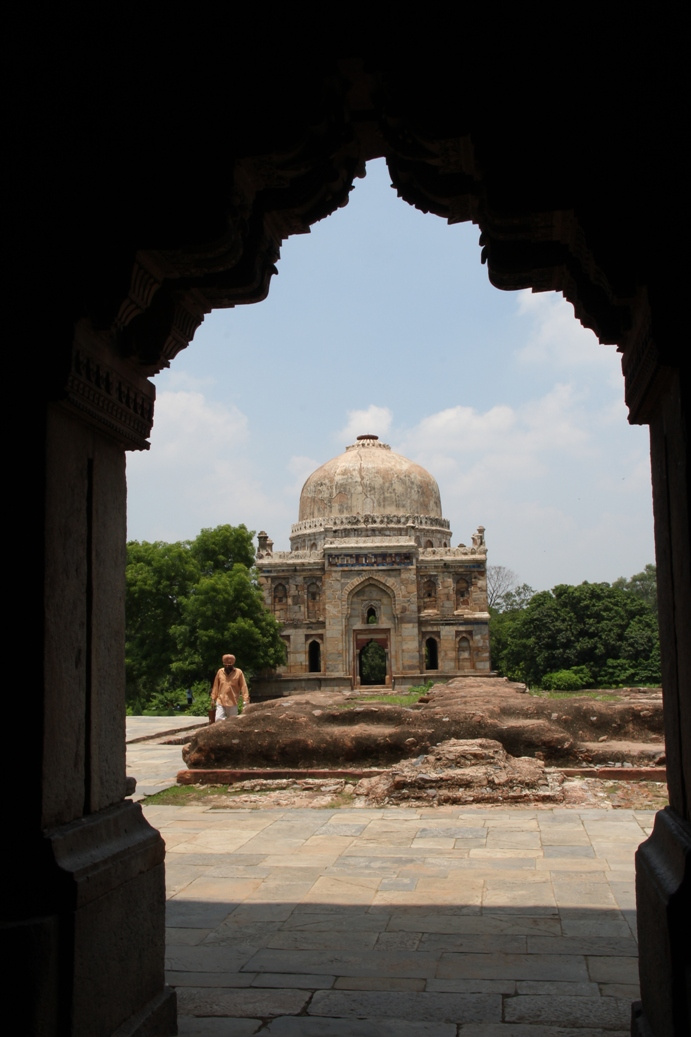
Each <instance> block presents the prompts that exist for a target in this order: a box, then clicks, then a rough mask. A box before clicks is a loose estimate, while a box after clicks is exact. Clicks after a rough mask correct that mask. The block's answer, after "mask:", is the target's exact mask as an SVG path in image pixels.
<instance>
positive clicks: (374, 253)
mask: <svg viewBox="0 0 691 1037" xmlns="http://www.w3.org/2000/svg"><path fill="white" fill-rule="evenodd" d="M478 236H479V232H478V229H477V228H476V227H474V226H472V225H471V224H461V225H456V226H451V227H449V226H447V225H446V224H445V223H444V221H443V220H440V219H439V218H437V217H435V216H431V215H424V214H422V213H420V212H418V211H417V210H415V209H413V208H411V207H410V206H408V205H406V204H405V202H402V201H401V200H400V199H398V198H397V197H396V193H395V191H394V190H392V189H391V187H390V181H389V177H388V173H387V170H386V166H385V164H384V163H383V162H381V161H380V162H374V163H370V164H369V165H368V167H367V176H366V178H365V179H364V180H358V181H356V185H355V189H354V190H353V192H351V195H350V202H349V204H348V205H347V206H346V207H344V208H343V209H341V210H339V211H338V212H336V213H334V215H333V216H331V217H329V218H328V219H326V220H323V221H322V222H321V223H318V224H317V225H316V226H314V227H313V228H312V232H311V233H310V234H306V235H300V236H296V237H294V238H290V239H289V240H288V241H286V242H285V243H284V245H283V249H282V255H281V260H280V262H279V264H278V269H279V273H278V276H276V277H274V278H273V281H272V285H271V290H270V292H269V297H268V299H267V300H266V301H265V302H263V303H260V304H258V305H254V306H241V307H236V308H235V309H232V310H219V311H215V312H214V313H212V314H210V315H209V316H207V318H206V319H205V321H204V323H203V324H202V326H201V328H200V329H199V330H198V331H197V334H196V335H195V338H194V341H193V342H192V344H191V345H190V346H189V348H188V349H187V350H185V351H183V352H182V353H181V354H179V355H178V357H177V358H176V359H175V360H174V362H173V365H172V367H171V369H170V370H169V371H165V372H162V373H161V374H160V375H159V376H158V377H157V378H156V387H157V403H156V419H155V424H154V430H153V434H152V437H151V450H150V451H149V452H148V453H141V454H129V455H128V466H127V467H128V486H129V491H128V493H129V496H128V501H129V504H128V536H129V538H130V539H136V540H183V539H188V538H192V537H194V536H196V535H197V533H198V532H199V530H200V529H201V528H203V527H206V526H216V525H219V524H221V523H224V522H230V523H231V524H237V523H240V522H244V523H245V524H246V525H247V526H248V527H249V528H250V529H254V530H259V529H265V530H266V531H267V532H268V533H269V534H270V536H271V537H272V538H273V540H274V542H275V546H276V548H277V549H287V548H288V547H289V542H288V537H289V534H290V526H291V523H292V522H295V521H297V510H298V500H299V494H300V489H301V487H302V484H303V482H304V480H305V479H306V478H307V476H308V475H309V474H310V472H312V471H313V470H314V469H315V468H316V467H318V465H320V464H322V463H323V462H324V461H326V460H328V459H329V458H330V457H333V456H335V455H336V454H339V453H341V452H342V451H343V449H344V448H345V446H346V444H348V443H351V442H353V440H354V438H355V436H357V435H359V434H361V433H367V432H369V433H376V434H378V435H379V436H380V438H381V439H383V440H384V441H385V442H387V443H390V444H391V447H392V449H393V450H396V451H398V452H399V453H402V454H404V455H405V456H406V457H409V458H411V459H412V460H415V461H417V462H418V463H420V464H422V465H424V467H425V468H427V469H428V470H429V471H430V472H431V473H432V474H433V475H434V476H435V478H436V479H437V481H438V483H439V488H440V491H441V497H442V507H443V511H444V515H445V517H446V518H448V519H449V520H450V522H451V528H452V530H453V534H454V536H453V540H452V543H453V544H454V545H455V544H457V543H459V542H462V543H469V542H470V537H471V534H472V533H473V532H474V530H475V528H476V527H477V526H478V525H479V524H482V525H484V526H485V527H486V539H487V545H488V561H489V563H490V564H496V565H505V566H507V567H508V568H510V569H512V570H513V571H514V572H515V573H516V574H517V576H518V578H519V580H520V581H521V582H523V581H525V582H527V583H529V584H531V586H533V587H535V588H536V589H545V588H548V587H552V586H554V585H555V584H557V583H580V582H581V581H582V580H591V581H597V580H607V581H611V580H613V579H615V578H616V577H617V576H630V575H632V574H633V573H634V572H638V571H640V570H641V569H642V568H643V566H644V565H645V564H646V563H647V562H650V561H653V560H654V554H653V532H652V504H651V490H650V462H649V455H648V434H647V429H646V428H639V427H632V426H629V425H628V424H627V421H626V408H625V406H624V402H623V396H624V384H623V379H622V376H621V365H620V357H619V354H618V353H617V352H616V350H615V348H614V347H613V346H601V345H599V344H598V343H597V340H596V339H595V337H594V335H592V334H591V333H590V332H588V331H585V330H584V329H583V328H582V327H581V326H580V324H578V322H577V321H576V320H575V319H574V317H573V309H572V307H571V306H570V304H568V303H566V302H565V301H564V300H563V299H562V298H561V296H557V295H555V294H552V293H549V294H539V295H534V294H532V293H530V292H500V291H498V290H497V289H495V288H493V287H492V286H491V285H490V283H489V280H488V277H487V270H486V268H485V267H483V266H482V265H481V262H480V248H479V245H478Z"/></svg>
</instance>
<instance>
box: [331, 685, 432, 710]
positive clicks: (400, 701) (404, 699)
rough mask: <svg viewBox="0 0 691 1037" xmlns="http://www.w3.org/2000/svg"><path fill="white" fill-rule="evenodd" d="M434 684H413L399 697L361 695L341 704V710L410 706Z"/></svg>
mask: <svg viewBox="0 0 691 1037" xmlns="http://www.w3.org/2000/svg"><path fill="white" fill-rule="evenodd" d="M433 684H434V681H427V683H426V684H415V685H413V687H412V688H409V689H408V691H406V692H402V693H401V694H400V695H395V694H394V695H367V694H366V693H365V694H363V695H361V696H360V697H359V698H357V699H355V700H354V701H352V702H346V703H344V704H343V706H342V707H339V708H342V709H359V708H360V707H362V706H368V705H369V704H370V703H379V702H382V703H385V704H386V705H387V706H412V705H413V704H414V703H415V702H417V701H418V700H419V699H421V698H422V696H423V695H426V694H427V692H428V691H429V689H430V688H431V687H432V685H433Z"/></svg>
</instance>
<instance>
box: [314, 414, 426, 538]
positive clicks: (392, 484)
mask: <svg viewBox="0 0 691 1037" xmlns="http://www.w3.org/2000/svg"><path fill="white" fill-rule="evenodd" d="M347 515H410V516H413V515H421V516H422V515H424V516H427V517H429V518H432V519H441V517H442V513H441V498H440V496H439V487H438V486H437V482H436V480H435V479H434V478H433V477H432V476H431V475H430V474H429V472H427V471H425V469H424V468H422V467H421V465H419V464H415V462H414V461H409V460H408V458H407V457H403V456H402V455H401V454H395V453H394V452H393V450H392V449H391V447H390V446H389V445H388V444H387V443H380V442H379V439H378V437H377V436H369V435H368V436H358V439H357V442H356V443H353V444H352V446H349V447H346V449H345V452H344V453H342V454H339V455H338V457H334V458H332V460H331V461H327V462H326V464H323V465H322V466H321V468H317V470H316V472H313V473H312V475H310V477H309V478H308V480H307V482H306V483H305V485H304V486H303V488H302V493H301V494H300V517H299V522H306V521H309V520H314V519H317V520H319V519H321V520H324V519H330V518H338V517H341V516H342V517H345V516H347Z"/></svg>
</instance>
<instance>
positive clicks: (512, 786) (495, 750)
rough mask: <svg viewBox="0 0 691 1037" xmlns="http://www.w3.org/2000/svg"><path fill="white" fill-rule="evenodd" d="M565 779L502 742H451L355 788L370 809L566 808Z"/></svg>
mask: <svg viewBox="0 0 691 1037" xmlns="http://www.w3.org/2000/svg"><path fill="white" fill-rule="evenodd" d="M563 780H564V779H563V776H562V775H561V774H559V773H558V772H556V773H555V772H552V773H550V774H547V772H546V771H545V767H544V764H543V763H541V762H540V761H539V760H535V759H531V758H528V757H520V758H518V759H516V758H514V757H512V756H509V755H508V753H507V752H506V750H505V749H504V747H503V746H502V745H501V743H500V742H497V741H494V740H492V739H490V738H473V739H459V738H450V739H449V740H448V741H446V742H442V743H441V744H439V745H437V746H435V747H434V748H433V749H432V751H431V752H430V753H429V754H428V755H426V756H421V757H419V758H418V759H416V760H405V761H404V762H402V763H400V764H397V765H396V766H394V767H391V768H390V769H389V770H388V771H387V772H386V773H385V774H380V775H378V776H377V777H372V778H363V779H362V780H361V781H359V782H358V784H357V785H356V786H355V795H356V796H366V797H367V802H368V805H371V806H380V805H385V804H395V803H402V802H405V803H406V805H408V806H416V805H425V806H429V805H430V804H431V803H432V804H435V805H442V804H454V803H496V802H499V801H500V802H502V803H527V802H530V803H534V802H536V801H540V802H548V803H561V802H562V801H563V798H564V794H563V791H562V784H563Z"/></svg>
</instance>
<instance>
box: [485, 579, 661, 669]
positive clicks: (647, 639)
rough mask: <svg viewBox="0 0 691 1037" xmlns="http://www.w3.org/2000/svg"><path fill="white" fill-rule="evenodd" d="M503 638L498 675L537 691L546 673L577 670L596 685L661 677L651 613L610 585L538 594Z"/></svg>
mask: <svg viewBox="0 0 691 1037" xmlns="http://www.w3.org/2000/svg"><path fill="white" fill-rule="evenodd" d="M503 635H504V643H503V646H502V651H501V657H500V665H501V669H502V671H503V672H504V673H505V674H506V675H507V676H513V677H516V678H519V679H522V680H525V681H527V682H528V683H529V684H532V685H534V686H537V687H539V686H540V685H541V682H542V679H543V677H544V676H545V675H546V674H553V673H556V672H557V671H561V670H575V669H577V668H581V667H586V668H587V671H588V672H589V673H590V674H591V676H592V680H593V682H594V683H603V682H605V681H609V682H610V683H620V682H621V681H620V680H616V681H612V680H611V677H612V675H613V674H617V675H618V676H619V677H621V675H622V674H624V673H625V674H627V675H628V676H627V677H625V680H631V681H632V682H643V681H645V682H646V683H651V682H655V683H656V682H657V681H659V679H660V674H659V644H658V639H657V625H656V616H655V613H654V612H653V611H652V610H651V608H650V606H649V605H648V604H647V603H646V601H645V600H644V599H643V598H642V597H640V596H639V595H637V594H635V593H631V592H630V591H629V590H623V589H621V587H612V586H610V584H608V583H582V584H580V585H579V586H575V587H574V586H568V585H566V584H562V585H559V586H557V587H554V588H553V589H552V590H551V591H543V592H541V593H539V594H536V595H535V596H534V597H533V598H532V599H531V601H530V603H529V604H528V606H527V607H526V608H525V609H524V610H523V611H522V612H519V613H518V614H517V615H516V616H515V617H514V618H513V621H510V622H509V623H508V627H507V628H505V629H504V631H503ZM618 660H624V661H625V662H626V666H621V665H617V661H618ZM580 672H581V673H582V672H583V671H582V670H581V671H580Z"/></svg>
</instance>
